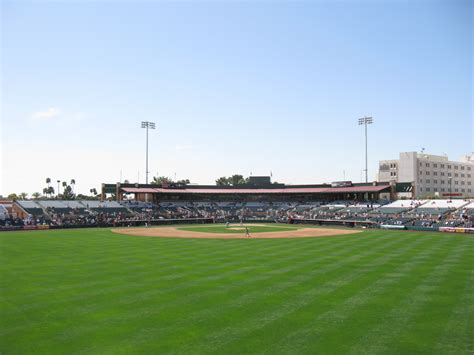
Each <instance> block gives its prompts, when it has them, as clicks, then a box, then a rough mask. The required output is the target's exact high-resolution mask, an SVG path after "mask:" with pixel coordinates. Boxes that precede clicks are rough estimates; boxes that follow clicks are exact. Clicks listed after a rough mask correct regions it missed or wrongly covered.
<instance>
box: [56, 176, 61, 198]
mask: <svg viewBox="0 0 474 355" xmlns="http://www.w3.org/2000/svg"><path fill="white" fill-rule="evenodd" d="M56 182H57V183H58V192H57V195H58V198H59V183H60V182H61V181H60V180H56Z"/></svg>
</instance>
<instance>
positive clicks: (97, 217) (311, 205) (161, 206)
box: [0, 196, 474, 232]
mask: <svg viewBox="0 0 474 355" xmlns="http://www.w3.org/2000/svg"><path fill="white" fill-rule="evenodd" d="M239 198H240V199H241V200H237V197H236V196H233V198H232V199H231V198H230V197H229V196H227V200H222V201H216V200H210V199H208V200H190V199H185V200H182V199H181V200H161V201H159V202H145V201H138V200H121V201H90V200H83V201H81V200H72V201H71V200H68V201H66V200H24V201H20V200H19V201H14V202H13V203H12V204H11V208H10V210H9V209H7V208H6V207H4V206H2V205H0V229H1V230H18V229H42V228H71V227H94V226H99V227H112V226H140V225H145V224H146V225H160V224H177V223H219V222H220V223H224V222H228V221H229V222H240V221H243V222H267V223H268V222H276V223H289V224H296V223H305V224H315V225H336V226H337V225H339V226H346V227H365V228H390V229H413V230H430V231H434V230H435V231H437V230H441V231H456V232H461V231H462V232H474V200H461V199H459V200H456V199H453V200H451V199H433V200H413V199H405V200H396V201H390V200H380V199H379V200H371V201H356V200H338V201H324V200H320V201H309V200H308V201H293V200H291V199H290V200H273V199H270V198H267V199H264V198H261V200H259V201H255V200H252V199H251V198H248V197H247V198H245V197H239Z"/></svg>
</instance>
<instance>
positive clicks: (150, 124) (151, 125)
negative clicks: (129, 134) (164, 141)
mask: <svg viewBox="0 0 474 355" xmlns="http://www.w3.org/2000/svg"><path fill="white" fill-rule="evenodd" d="M142 128H146V169H145V183H146V184H147V185H148V129H155V122H149V121H142Z"/></svg>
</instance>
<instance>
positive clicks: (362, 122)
mask: <svg viewBox="0 0 474 355" xmlns="http://www.w3.org/2000/svg"><path fill="white" fill-rule="evenodd" d="M373 122H374V121H373V119H372V117H367V116H364V117H362V118H359V126H362V125H364V126H365V182H369V171H368V168H367V125H368V124H372V123H373Z"/></svg>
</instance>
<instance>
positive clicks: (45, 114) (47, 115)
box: [31, 107, 61, 120]
mask: <svg viewBox="0 0 474 355" xmlns="http://www.w3.org/2000/svg"><path fill="white" fill-rule="evenodd" d="M59 115H61V109H60V108H58V107H50V108H48V109H47V110H44V111H37V112H35V113H33V114H32V115H31V117H32V118H33V119H35V120H42V119H51V118H55V117H58V116H59Z"/></svg>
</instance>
